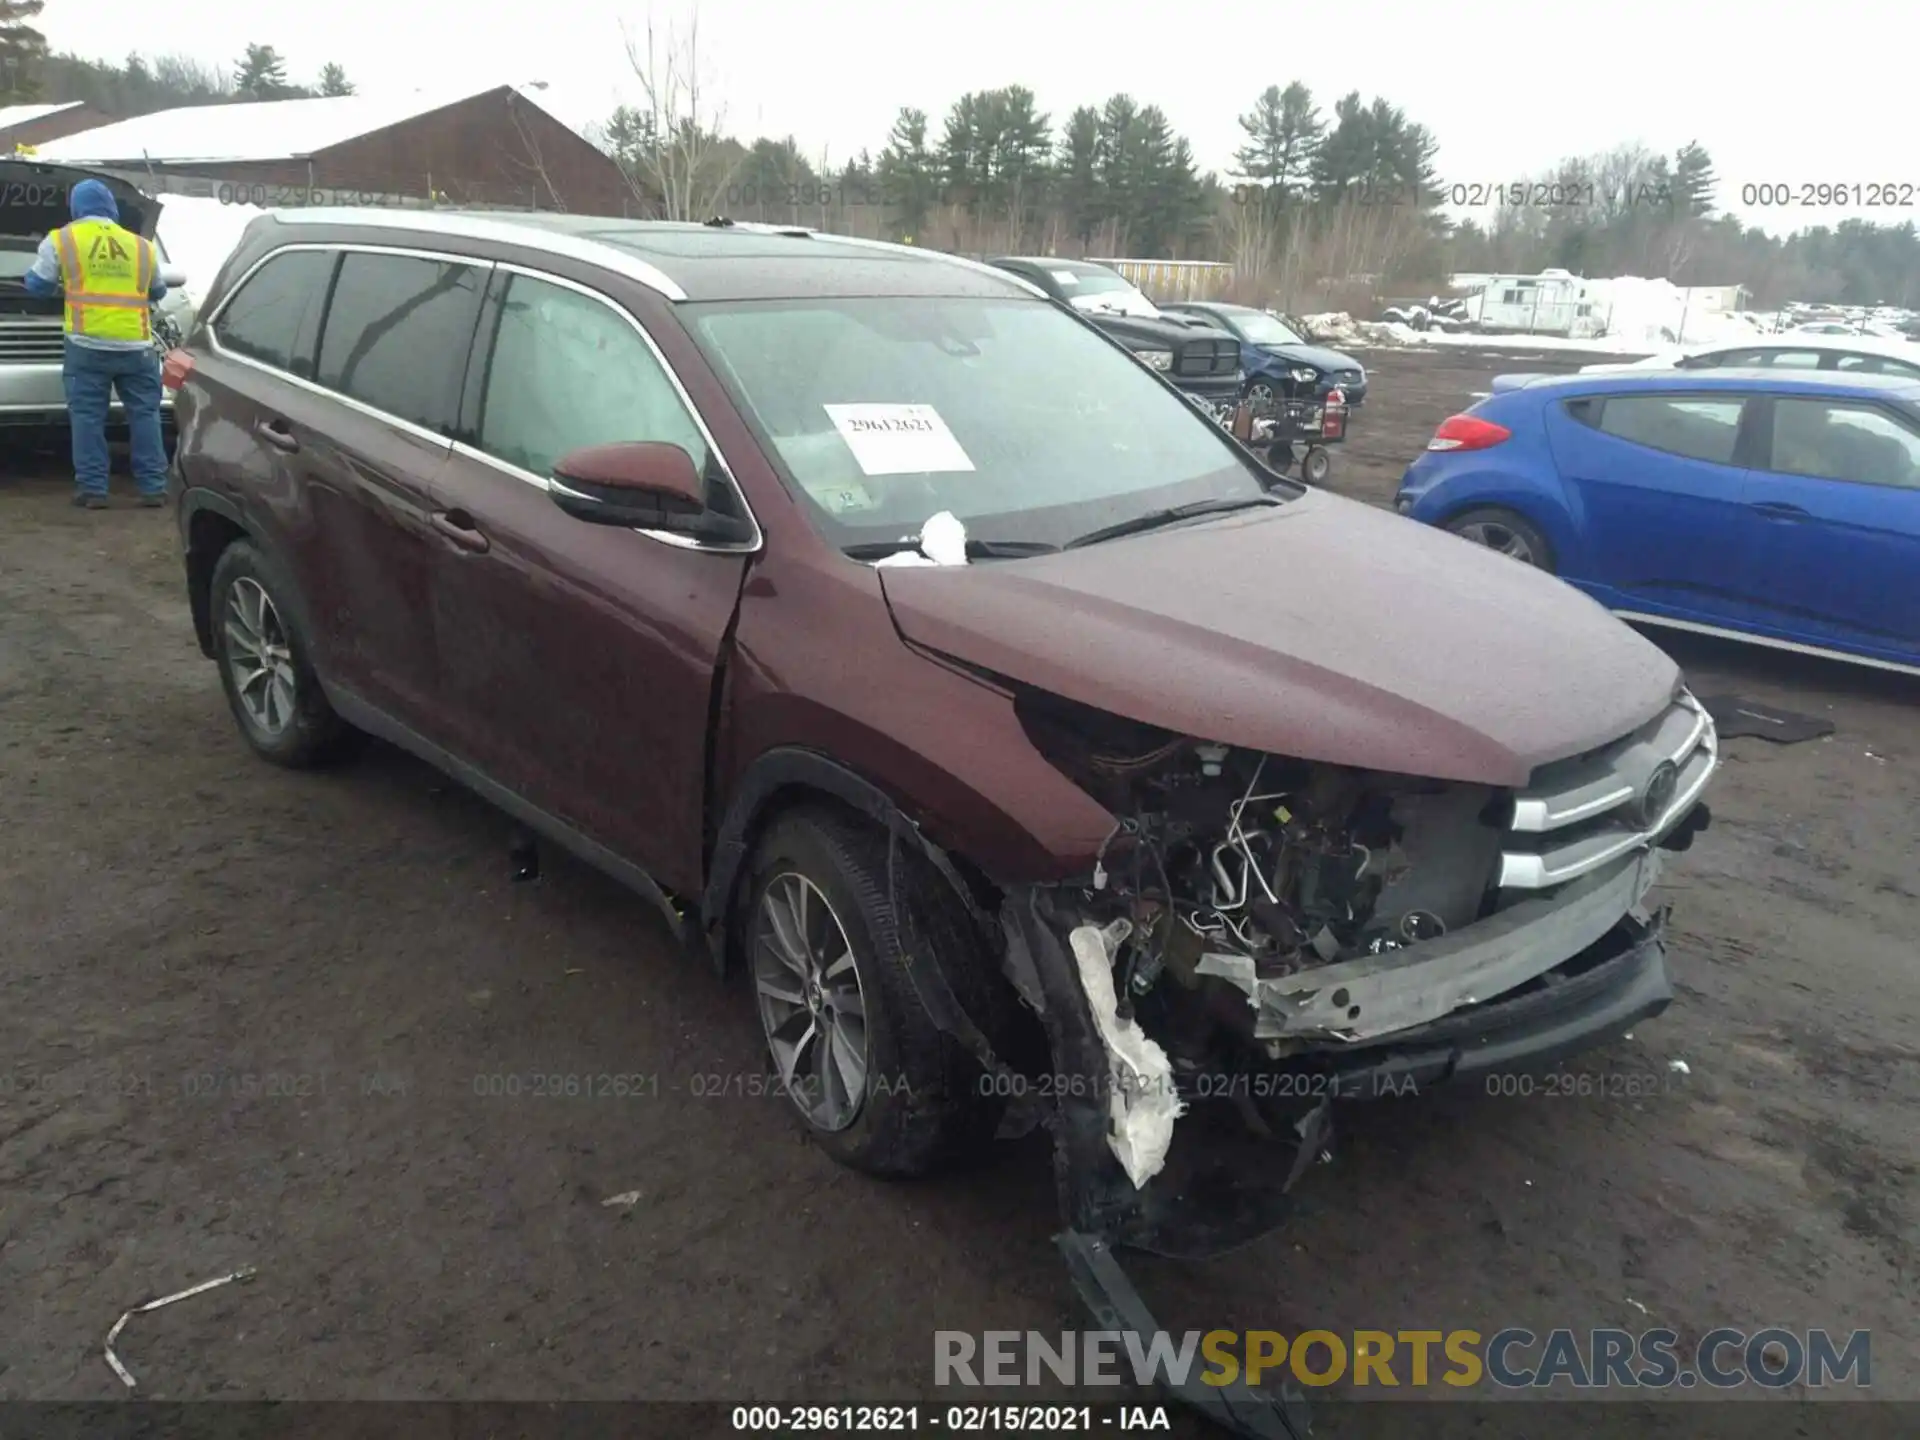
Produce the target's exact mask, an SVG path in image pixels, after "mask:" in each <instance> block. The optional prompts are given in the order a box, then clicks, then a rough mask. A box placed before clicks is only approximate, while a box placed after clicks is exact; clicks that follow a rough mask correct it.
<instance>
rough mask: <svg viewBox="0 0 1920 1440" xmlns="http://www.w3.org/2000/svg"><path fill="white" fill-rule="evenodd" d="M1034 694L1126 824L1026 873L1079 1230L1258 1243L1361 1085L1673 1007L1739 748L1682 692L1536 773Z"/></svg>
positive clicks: (1061, 1156) (1214, 1249) (1043, 737)
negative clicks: (1692, 847) (1496, 778)
mask: <svg viewBox="0 0 1920 1440" xmlns="http://www.w3.org/2000/svg"><path fill="white" fill-rule="evenodd" d="M1017 704H1018V707H1019V710H1020V715H1021V719H1022V722H1023V723H1024V725H1025V727H1026V729H1027V732H1028V734H1029V736H1030V737H1032V739H1033V740H1034V743H1035V744H1036V745H1037V746H1038V747H1039V748H1040V749H1041V751H1042V753H1043V754H1045V755H1046V756H1047V758H1048V759H1049V760H1050V761H1051V762H1052V763H1053V764H1054V765H1055V766H1056V767H1058V768H1059V769H1061V770H1062V771H1063V772H1064V773H1066V774H1067V775H1068V776H1069V777H1070V778H1072V779H1073V780H1074V781H1075V782H1076V783H1077V784H1079V785H1080V786H1081V787H1083V788H1084V789H1085V790H1086V791H1087V792H1088V793H1089V794H1091V795H1092V796H1094V798H1096V799H1097V800H1099V801H1100V803H1101V804H1102V805H1103V806H1105V807H1106V808H1107V810H1108V811H1109V812H1110V813H1111V814H1112V815H1113V816H1114V817H1115V825H1114V827H1113V831H1112V833H1111V834H1110V835H1109V836H1108V838H1107V842H1106V844H1105V845H1103V846H1102V848H1101V851H1100V853H1099V855H1098V857H1097V858H1096V859H1095V860H1094V863H1093V864H1092V866H1091V868H1090V870H1089V872H1088V873H1087V874H1086V875H1085V876H1084V877H1083V878H1082V879H1081V880H1079V881H1077V882H1076V883H1073V884H1066V885H1050V886H1036V887H1027V888H1024V889H1015V890H1012V891H1009V892H1007V894H1006V896H1005V898H1004V901H1003V908H1002V913H1001V917H1000V919H1001V928H1002V930H1003V932H1004V936H1005V940H1006V966H1007V970H1008V973H1009V975H1010V976H1011V978H1012V979H1013V981H1014V983H1015V985H1016V986H1017V987H1018V988H1019V990H1020V991H1021V993H1022V995H1023V996H1024V997H1025V998H1026V1000H1027V1002H1028V1003H1029V1005H1030V1006H1031V1007H1032V1008H1033V1009H1034V1010H1035V1011H1037V1012H1038V1013H1039V1015H1040V1017H1041V1018H1042V1020H1043V1022H1044V1023H1045V1025H1046V1028H1047V1032H1048V1037H1049V1040H1050V1041H1051V1048H1052V1056H1053V1063H1054V1065H1055V1067H1056V1069H1057V1070H1058V1071H1059V1072H1060V1073H1059V1074H1058V1075H1056V1076H1054V1077H1050V1078H1051V1084H1050V1087H1049V1088H1050V1089H1051V1092H1052V1094H1053V1095H1054V1096H1056V1097H1057V1104H1056V1107H1055V1112H1056V1113H1055V1116H1054V1119H1055V1122H1056V1129H1055V1139H1056V1157H1057V1172H1058V1179H1059V1182H1060V1198H1061V1203H1062V1208H1063V1211H1064V1216H1065V1219H1066V1222H1067V1226H1068V1231H1069V1234H1068V1235H1067V1236H1066V1237H1063V1243H1065V1244H1069V1245H1074V1246H1081V1247H1084V1246H1085V1245H1087V1244H1089V1243H1092V1242H1093V1241H1095V1240H1097V1241H1098V1242H1100V1243H1101V1244H1105V1245H1112V1246H1118V1245H1128V1246H1133V1247H1136V1248H1142V1249H1146V1250H1149V1251H1153V1252H1156V1253H1160V1254H1167V1255H1178V1256H1188V1257H1199V1256H1203V1255H1209V1254H1216V1253H1219V1252H1220V1251H1222V1250H1224V1249H1227V1248H1231V1247H1232V1246H1234V1245H1237V1244H1241V1243H1244V1242H1246V1241H1248V1240H1251V1239H1254V1238H1256V1237H1257V1236H1258V1235H1260V1234H1262V1233H1265V1232H1266V1231H1268V1230H1270V1229H1272V1228H1273V1227H1274V1226H1276V1225H1277V1224H1279V1223H1280V1222H1281V1221H1282V1220H1283V1219H1284V1217H1285V1215H1286V1213H1287V1209H1288V1207H1289V1205H1290V1203H1291V1201H1290V1192H1291V1190H1292V1189H1293V1186H1294V1184H1295V1182H1296V1181H1297V1180H1298V1179H1299V1177H1300V1175H1301V1174H1302V1173H1303V1172H1304V1171H1305V1170H1306V1169H1307V1168H1308V1167H1309V1166H1310V1165H1311V1164H1312V1163H1313V1162H1314V1161H1315V1160H1316V1159H1318V1158H1320V1157H1322V1156H1323V1155H1325V1154H1326V1153H1327V1147H1328V1145H1329V1143H1330V1135H1331V1128H1330V1113H1331V1105H1332V1102H1333V1101H1334V1100H1335V1099H1339V1098H1348V1097H1360V1096H1366V1095H1377V1094H1382V1093H1406V1091H1407V1090H1409V1089H1416V1088H1423V1087H1424V1086H1425V1085H1427V1084H1429V1083H1433V1082H1437V1081H1440V1080H1444V1079H1448V1078H1451V1077H1454V1076H1457V1075H1460V1074H1463V1073H1474V1072H1479V1071H1485V1070H1488V1069H1492V1068H1495V1067H1506V1066H1515V1067H1518V1066H1523V1065H1529V1064H1532V1065H1538V1064H1544V1063H1550V1062H1551V1061H1552V1060H1553V1059H1556V1058H1558V1057H1561V1056H1564V1055H1566V1054H1569V1053H1572V1052H1573V1051H1576V1050H1579V1049H1582V1048H1586V1047H1587V1046H1590V1045H1593V1044H1597V1043H1601V1042H1602V1041H1605V1040H1607V1039H1611V1038H1613V1037H1615V1036H1617V1035H1618V1034H1620V1033H1622V1032H1623V1031H1625V1030H1626V1029H1627V1028H1629V1027H1630V1026H1631V1025H1632V1024H1633V1023H1635V1022H1636V1021H1637V1020H1640V1019H1643V1018H1645V1017H1646V1016H1648V1015H1651V1014H1656V1013H1658V1012H1659V1011H1660V1010H1661V1009H1663V1008H1665V1005H1666V1004H1667V1003H1668V1001H1669V1000H1670V999H1671V996H1672V991H1671V987H1670V985H1669V984H1668V982H1667V979H1666V972H1665V960H1664V948H1663V943H1662V927H1663V916H1662V915H1660V914H1657V913H1653V912H1651V911H1650V910H1649V909H1648V908H1647V899H1648V891H1649V889H1650V887H1651V886H1652V885H1653V883H1654V881H1655V878H1656V875H1657V872H1658V860H1659V851H1660V850H1661V849H1663V848H1665V849H1684V848H1686V846H1687V845H1688V844H1690V843H1691V840H1692V837H1693V835H1694V834H1695V833H1697V831H1698V830H1699V829H1701V828H1704V826H1705V824H1706V821H1707V812H1706V809H1705V807H1704V806H1701V805H1699V804H1698V801H1699V797H1700V794H1701V792H1702V790H1703V789H1704V787H1705V785H1706V783H1707V780H1708V778H1709V776H1710V775H1711V773H1712V771H1713V769H1714V767H1715V764H1716V760H1717V747H1716V743H1715V737H1714V731H1713V725H1712V722H1711V720H1710V719H1709V718H1708V716H1707V715H1706V713H1705V711H1704V710H1703V709H1702V708H1701V707H1700V706H1699V704H1698V703H1697V702H1696V701H1694V700H1693V698H1692V697H1691V696H1690V695H1688V694H1686V693H1685V692H1684V691H1681V692H1680V693H1678V694H1677V695H1676V697H1675V699H1674V701H1673V703H1672V704H1671V706H1670V707H1669V708H1667V709H1666V710H1665V711H1664V712H1663V713H1661V714H1660V715H1658V716H1656V717H1654V718H1653V719H1652V720H1650V721H1648V722H1647V723H1646V724H1645V725H1643V726H1641V727H1639V728H1638V729H1636V730H1635V731H1634V732H1632V733H1631V734H1629V735H1626V736H1623V737H1621V738H1619V739H1618V740H1616V741H1614V742H1612V743H1611V744H1608V745H1605V746H1602V747H1600V748H1598V749H1596V750H1593V751H1590V752H1588V753H1586V754H1583V755H1578V756H1574V757H1571V758H1570V759H1567V760H1564V761H1560V762H1556V763H1555V764H1552V765H1548V766H1544V767H1542V768H1541V769H1540V770H1539V771H1537V772H1536V774H1535V775H1534V777H1533V779H1532V783H1531V784H1530V785H1529V786H1528V787H1527V788H1525V789H1523V790H1521V791H1518V792H1515V791H1512V790H1507V789H1502V788H1500V787H1496V786H1489V785H1476V784H1468V783H1462V782H1457V781H1438V780H1423V779H1420V778H1418V777H1411V776H1405V775H1393V774H1385V773H1378V772H1369V771H1360V770H1354V769H1350V768H1345V767H1340V766H1333V765H1326V764H1319V763H1315V762H1311V761H1304V760H1300V759H1296V758H1290V757H1286V756H1279V755H1269V754H1261V753H1256V752H1251V751H1246V750H1236V749H1230V748H1228V747H1226V746H1223V745H1217V744H1210V743H1207V742H1205V741H1201V740H1195V739H1191V738H1187V737H1181V736H1175V735H1169V734H1167V733H1165V732H1162V731H1156V730H1153V729H1151V728H1150V727H1145V726H1141V725H1138V724H1135V723H1133V722H1130V721H1125V720H1120V719H1117V718H1115V717H1112V716H1108V715H1105V714H1103V713H1101V712H1097V711H1091V710H1089V709H1088V708H1086V707H1083V706H1079V705H1076V704H1072V703H1069V702H1064V701H1060V700H1057V699H1054V698H1052V697H1048V696H1045V695H1042V694H1038V693H1036V692H1027V693H1024V694H1022V695H1020V696H1019V697H1018V700H1017ZM1096 1269H1097V1267H1094V1266H1092V1265H1090V1264H1089V1263H1088V1262H1086V1260H1085V1257H1084V1256H1082V1257H1081V1260H1080V1262H1079V1263H1077V1264H1076V1267H1075V1270H1076V1276H1079V1277H1084V1276H1086V1275H1091V1274H1093V1273H1095V1270H1096ZM1083 1288H1084V1287H1083ZM1093 1298H1094V1297H1092V1296H1089V1299H1090V1300H1092V1299H1093Z"/></svg>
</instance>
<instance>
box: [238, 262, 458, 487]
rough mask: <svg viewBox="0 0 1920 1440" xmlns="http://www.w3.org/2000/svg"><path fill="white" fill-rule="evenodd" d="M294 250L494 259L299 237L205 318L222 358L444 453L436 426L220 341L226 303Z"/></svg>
mask: <svg viewBox="0 0 1920 1440" xmlns="http://www.w3.org/2000/svg"><path fill="white" fill-rule="evenodd" d="M295 250H307V251H311V250H329V251H336V252H341V253H344V252H346V251H349V250H351V251H357V252H363V253H369V254H376V255H404V256H406V257H407V258H409V259H413V260H435V261H445V262H448V263H450V264H455V265H467V266H471V267H472V268H473V269H475V270H477V271H479V272H480V273H481V274H482V275H483V276H485V275H490V274H491V273H492V271H493V268H494V262H493V261H491V260H479V259H475V258H474V257H473V256H471V255H447V254H442V253H440V252H437V251H430V250H409V249H404V248H401V247H398V246H390V245H361V244H357V243H346V242H341V241H325V242H317V241H300V242H298V243H295V244H289V245H281V246H278V247H276V248H275V249H273V250H271V251H269V252H268V253H267V254H265V255H262V256H261V257H260V258H259V259H258V260H257V261H255V262H254V263H253V264H251V265H249V266H248V267H247V271H246V274H244V275H242V276H241V277H240V278H239V279H238V280H236V281H234V282H233V288H232V289H230V290H229V291H227V293H226V294H225V295H224V296H222V297H221V300H220V304H219V305H218V306H217V307H216V308H215V310H214V312H213V314H212V315H211V316H209V317H208V318H207V344H208V345H209V346H210V347H212V349H213V351H214V353H215V354H217V355H218V356H220V358H221V359H223V360H231V361H234V362H235V363H237V364H241V365H248V366H251V367H252V368H253V369H255V370H258V371H259V372H260V373H261V374H263V375H272V376H275V377H277V378H278V379H281V380H285V381H287V382H288V383H289V384H292V385H297V386H299V387H300V388H301V389H302V390H305V391H306V392H307V393H309V394H311V395H320V396H324V397H326V398H327V399H329V400H336V401H338V402H339V403H340V404H342V405H345V406H346V407H347V408H348V409H349V410H353V411H356V412H358V413H359V414H361V415H365V416H366V417H367V418H368V419H371V420H379V421H381V422H383V423H384V424H387V425H390V426H392V427H393V428H394V429H396V430H398V431H400V433H401V434H403V435H408V436H411V437H413V438H414V439H418V440H427V441H431V442H432V443H433V444H435V445H438V446H439V447H440V448H441V450H442V452H443V453H444V452H447V451H449V450H450V449H451V447H452V445H453V440H452V438H451V437H450V436H447V435H443V434H441V433H440V432H439V431H438V430H430V429H428V428H427V427H426V426H425V425H421V424H417V423H416V422H414V421H412V420H407V419H403V418H402V417H400V416H398V415H394V414H391V413H389V412H388V411H385V410H382V409H380V408H379V407H378V406H377V405H369V404H368V403H367V402H366V401H364V400H359V399H356V398H354V397H353V396H351V395H346V394H343V393H341V392H340V391H338V390H333V389H329V388H328V387H327V386H325V385H322V384H321V383H320V382H319V381H317V380H309V379H307V378H306V377H305V376H303V375H296V374H294V373H293V372H292V371H291V370H282V369H280V368H279V367H278V366H277V365H269V364H267V363H266V361H264V360H256V359H254V358H253V357H252V356H251V355H242V354H240V353H239V352H238V351H236V350H229V349H227V347H226V346H224V345H222V344H221V343H220V336H219V335H218V334H217V333H216V332H215V330H214V326H216V325H218V324H219V323H220V320H221V318H222V317H223V316H224V315H225V314H226V310H227V306H228V305H230V304H232V303H233V297H234V296H236V295H238V294H239V293H240V291H241V289H242V288H243V287H244V286H245V285H246V283H247V282H248V281H249V280H251V279H252V278H253V276H254V273H255V272H256V271H258V270H259V269H260V268H261V267H262V266H264V265H265V264H266V263H267V262H268V261H269V260H272V259H274V258H275V257H277V256H280V255H285V254H288V253H290V252H292V251H295ZM482 294H483V295H484V294H485V288H484V285H483V287H482ZM314 363H315V365H318V364H319V356H318V355H317V354H316V355H315V356H314Z"/></svg>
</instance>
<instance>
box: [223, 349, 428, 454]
mask: <svg viewBox="0 0 1920 1440" xmlns="http://www.w3.org/2000/svg"><path fill="white" fill-rule="evenodd" d="M214 348H215V349H216V350H219V347H218V346H215V347H214ZM219 353H220V358H221V359H223V360H231V361H233V362H234V363H235V364H236V365H246V366H250V367H251V368H253V369H255V370H258V371H259V372H260V373H261V374H262V375H271V376H273V377H274V378H275V379H276V380H284V381H286V382H287V383H288V384H289V385H297V386H298V387H299V388H300V389H302V390H305V391H306V392H307V393H308V394H309V395H318V396H320V397H322V398H323V399H327V400H336V401H338V402H339V403H340V404H342V405H344V406H346V407H347V408H348V409H349V410H353V411H355V412H357V413H359V414H361V415H364V416H366V417H367V418H368V419H369V420H378V421H380V422H381V423H382V424H385V425H391V426H392V427H393V428H394V429H395V430H398V431H400V432H401V433H402V434H403V435H408V436H411V437H412V438H413V439H416V440H426V441H428V442H430V443H432V444H434V445H437V446H439V447H440V449H441V450H442V451H446V450H449V449H451V447H452V445H453V441H452V440H450V439H448V438H447V437H446V436H445V435H442V434H441V433H440V432H439V431H437V430H429V429H427V427H426V426H424V425H416V424H414V422H413V421H411V420H402V419H401V418H400V417H399V416H398V415H389V414H388V413H387V412H386V411H384V410H379V409H375V408H374V407H373V406H371V405H369V404H367V403H366V402H365V401H362V400H356V399H354V398H353V396H351V395H342V394H341V393H340V392H339V391H338V390H329V389H328V388H327V387H326V386H324V385H317V384H315V383H314V382H313V381H311V380H308V379H305V378H303V377H302V376H299V375H294V374H291V373H290V372H288V371H285V370H281V369H277V368H276V367H274V366H272V365H269V364H267V363H266V362H265V361H263V360H255V359H254V358H253V357H252V356H251V355H236V354H235V353H234V352H233V351H231V350H219Z"/></svg>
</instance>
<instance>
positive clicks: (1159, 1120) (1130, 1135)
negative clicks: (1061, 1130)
mask: <svg viewBox="0 0 1920 1440" xmlns="http://www.w3.org/2000/svg"><path fill="white" fill-rule="evenodd" d="M1132 933H1133V926H1132V925H1131V924H1130V923H1129V922H1127V921H1125V920H1116V921H1114V922H1113V923H1112V924H1111V925H1109V926H1107V927H1106V928H1105V929H1104V930H1103V929H1101V928H1100V927H1099V926H1097V925H1080V926H1076V927H1075V928H1074V931H1073V933H1072V934H1071V935H1069V936H1068V937H1067V939H1068V942H1069V943H1070V944H1071V945H1072V946H1073V958H1074V962H1075V963H1076V964H1077V965H1078V966H1079V969H1080V987H1081V988H1082V989H1083V990H1085V991H1086V992H1087V1001H1088V1003H1089V1004H1090V1005H1092V1007H1093V1020H1094V1024H1095V1025H1096V1026H1097V1027H1098V1028H1099V1031H1100V1039H1101V1041H1102V1042H1103V1043H1104V1044H1105V1045H1106V1047H1107V1058H1108V1059H1109V1061H1110V1062H1111V1063H1112V1066H1113V1076H1112V1082H1113V1088H1112V1092H1111V1096H1110V1098H1109V1100H1108V1103H1107V1117H1108V1120H1109V1121H1110V1122H1111V1123H1110V1126H1109V1128H1108V1131H1107V1144H1108V1146H1109V1147H1110V1148H1111V1149H1112V1150H1113V1153H1114V1156H1115V1158H1116V1159H1118V1160H1119V1162H1120V1164H1121V1167H1122V1168H1123V1169H1125V1170H1126V1172H1127V1178H1128V1179H1129V1180H1131V1181H1133V1184H1134V1188H1135V1189H1138V1188H1139V1187H1140V1186H1142V1185H1145V1184H1146V1183H1147V1181H1149V1180H1151V1179H1152V1178H1153V1177H1154V1176H1155V1175H1158V1174H1159V1173H1160V1170H1161V1168H1162V1167H1163V1166H1165V1164H1166V1163H1167V1148H1168V1147H1169V1146H1170V1145H1172V1144H1173V1122H1174V1121H1175V1120H1176V1119H1178V1118H1179V1116H1180V1115H1181V1114H1182V1113H1183V1112H1184V1111H1185V1109H1186V1106H1185V1105H1184V1104H1182V1103H1181V1100H1180V1096H1179V1094H1178V1092H1177V1091H1176V1090H1175V1089H1174V1084H1173V1065H1172V1063H1171V1062H1170V1061H1169V1060H1168V1059H1167V1052H1166V1051H1164V1050H1162V1049H1161V1048H1160V1047H1159V1045H1157V1044H1156V1043H1154V1041H1152V1040H1151V1039H1149V1038H1148V1036H1147V1033H1146V1032H1145V1031H1144V1030H1142V1029H1141V1028H1140V1026H1139V1023H1138V1022H1137V1021H1133V1020H1122V1019H1121V1018H1120V1007H1119V1001H1118V999H1117V997H1116V996H1115V995H1114V990H1113V955H1114V951H1116V950H1117V949H1119V948H1120V943H1121V942H1122V941H1123V940H1125V939H1126V938H1127V936H1128V935H1130V934H1132Z"/></svg>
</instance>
